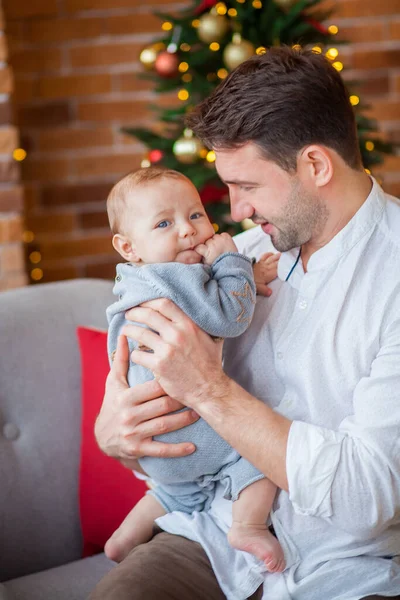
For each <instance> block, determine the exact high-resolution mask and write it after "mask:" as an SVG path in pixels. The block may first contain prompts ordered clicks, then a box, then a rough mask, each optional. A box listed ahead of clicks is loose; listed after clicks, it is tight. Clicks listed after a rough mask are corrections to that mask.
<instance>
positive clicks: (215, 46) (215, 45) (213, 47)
mask: <svg viewBox="0 0 400 600" xmlns="http://www.w3.org/2000/svg"><path fill="white" fill-rule="evenodd" d="M209 48H210V50H212V51H213V52H217V51H218V50H219V49H220V45H219V44H218V42H211V44H210V45H209Z"/></svg>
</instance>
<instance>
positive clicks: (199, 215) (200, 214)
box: [190, 212, 204, 219]
mask: <svg viewBox="0 0 400 600" xmlns="http://www.w3.org/2000/svg"><path fill="white" fill-rule="evenodd" d="M203 216H204V215H203V213H200V212H197V213H193V214H192V215H190V218H191V219H200V217H203Z"/></svg>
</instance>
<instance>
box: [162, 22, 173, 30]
mask: <svg viewBox="0 0 400 600" xmlns="http://www.w3.org/2000/svg"><path fill="white" fill-rule="evenodd" d="M172 27H173V25H172V23H171V22H170V21H164V23H163V24H162V25H161V29H162V30H163V31H171V29H172Z"/></svg>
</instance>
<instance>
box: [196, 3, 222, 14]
mask: <svg viewBox="0 0 400 600" xmlns="http://www.w3.org/2000/svg"><path fill="white" fill-rule="evenodd" d="M216 4H217V0H203V2H202V3H201V4H200V6H198V7H197V8H196V10H195V11H194V14H195V15H198V14H200V13H202V12H204V11H205V10H209V9H210V8H213V6H215V5H216Z"/></svg>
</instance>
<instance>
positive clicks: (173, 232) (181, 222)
mask: <svg viewBox="0 0 400 600" xmlns="http://www.w3.org/2000/svg"><path fill="white" fill-rule="evenodd" d="M133 194H134V199H133V198H131V199H128V202H130V203H131V205H132V210H129V211H128V213H127V218H128V219H129V220H130V223H127V226H125V230H126V231H127V233H128V235H129V237H130V239H131V240H132V246H133V247H134V248H135V251H136V254H137V256H138V259H140V261H141V262H143V263H158V262H181V263H185V264H195V263H199V262H201V258H202V257H201V256H200V255H199V254H197V252H195V251H194V250H193V248H194V247H195V246H198V245H199V244H203V243H204V242H205V241H206V240H208V239H209V238H210V237H212V236H213V235H214V228H213V226H212V225H211V223H210V221H209V219H208V217H207V215H206V213H205V210H204V207H203V205H202V203H201V200H200V196H199V194H198V192H197V190H196V188H195V187H194V186H193V185H192V184H191V183H189V182H187V181H185V180H184V179H167V178H165V179H162V180H161V181H159V182H157V183H151V182H150V183H149V184H147V185H144V186H143V187H142V188H139V189H136V190H135V191H134V192H133Z"/></svg>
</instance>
